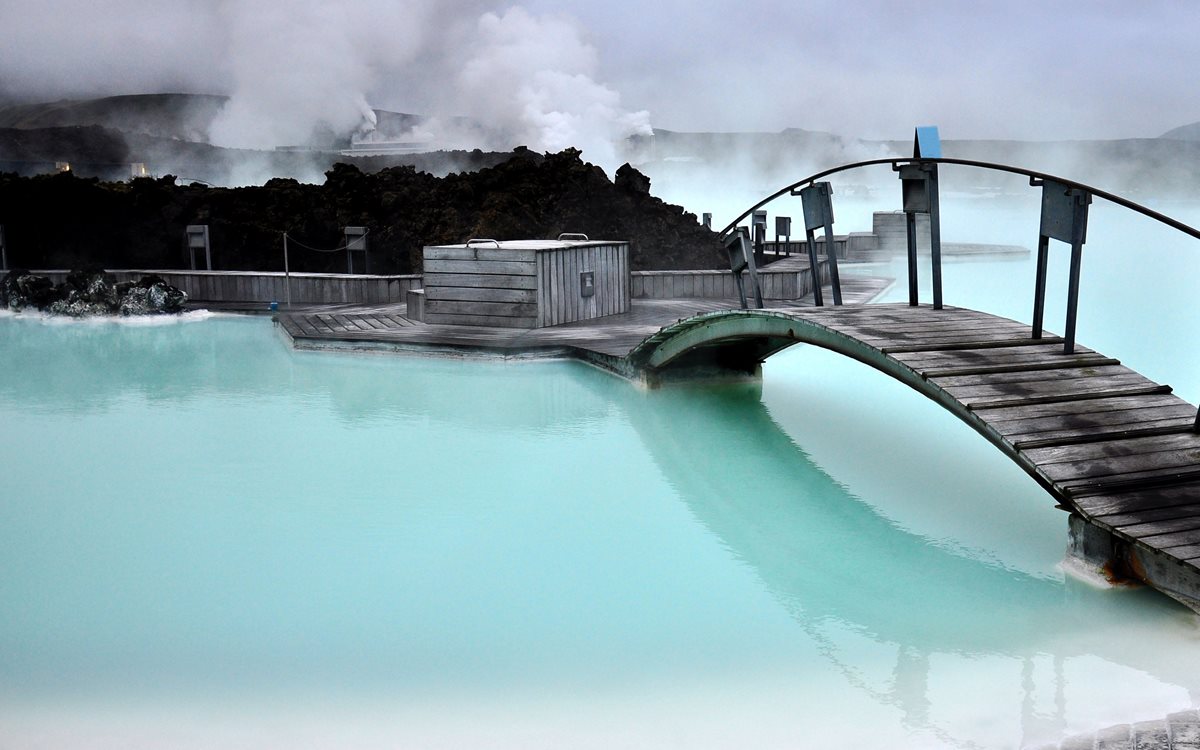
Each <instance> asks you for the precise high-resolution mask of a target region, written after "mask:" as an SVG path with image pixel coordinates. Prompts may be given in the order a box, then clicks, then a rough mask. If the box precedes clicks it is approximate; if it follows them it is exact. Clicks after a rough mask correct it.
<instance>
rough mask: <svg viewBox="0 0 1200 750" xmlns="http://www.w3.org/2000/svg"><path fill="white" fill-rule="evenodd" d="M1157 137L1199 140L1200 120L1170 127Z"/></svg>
mask: <svg viewBox="0 0 1200 750" xmlns="http://www.w3.org/2000/svg"><path fill="white" fill-rule="evenodd" d="M1159 138H1165V139H1167V140H1174V141H1200V122H1193V123H1190V124H1188V125H1180V126H1179V127H1177V128H1172V129H1171V130H1168V131H1167V132H1165V133H1163V134H1162V135H1160V136H1159Z"/></svg>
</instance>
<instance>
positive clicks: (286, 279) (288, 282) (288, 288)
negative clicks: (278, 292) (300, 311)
mask: <svg viewBox="0 0 1200 750" xmlns="http://www.w3.org/2000/svg"><path fill="white" fill-rule="evenodd" d="M283 283H284V285H285V287H284V294H285V296H286V299H287V306H288V309H289V310H291V309H292V272H291V271H290V270H289V269H288V246H287V232H284V233H283Z"/></svg>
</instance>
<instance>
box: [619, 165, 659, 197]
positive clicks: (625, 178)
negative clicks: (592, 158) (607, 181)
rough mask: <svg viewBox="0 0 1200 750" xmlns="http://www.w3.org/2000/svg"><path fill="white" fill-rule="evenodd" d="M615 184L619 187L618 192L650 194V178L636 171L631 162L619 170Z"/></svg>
mask: <svg viewBox="0 0 1200 750" xmlns="http://www.w3.org/2000/svg"><path fill="white" fill-rule="evenodd" d="M613 184H614V185H616V186H617V189H618V190H624V191H625V192H627V193H645V194H647V195H649V194H650V178H649V177H647V176H646V175H644V174H642V173H641V172H639V171H637V170H636V169H634V168H633V165H632V164H630V163H629V162H625V163H624V164H622V165H621V167H620V168H619V169H618V170H617V174H616V179H614V180H613Z"/></svg>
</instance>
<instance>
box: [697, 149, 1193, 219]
mask: <svg viewBox="0 0 1200 750" xmlns="http://www.w3.org/2000/svg"><path fill="white" fill-rule="evenodd" d="M880 164H890V165H891V166H892V167H893V168H894V167H896V166H898V165H903V164H953V165H957V166H963V167H977V168H980V169H991V170H993V171H997V172H1008V173H1010V174H1019V175H1024V176H1026V177H1028V178H1030V180H1051V181H1053V182H1058V183H1061V184H1063V185H1066V186H1067V187H1070V188H1076V189H1079V190H1086V191H1087V192H1088V193H1090V194H1091V195H1094V196H1096V197H1098V198H1103V199H1104V200H1106V201H1109V202H1110V203H1115V204H1117V205H1118V206H1122V207H1124V208H1128V209H1130V210H1131V211H1136V212H1137V213H1140V214H1142V215H1143V216H1147V217H1149V218H1151V219H1154V220H1155V221H1158V222H1160V223H1162V224H1166V225H1167V226H1169V227H1171V228H1172V229H1177V230H1179V231H1180V232H1183V233H1184V234H1187V235H1190V236H1192V237H1195V238H1196V239H1200V229H1196V228H1195V227H1193V226H1190V225H1188V224H1184V223H1183V222H1182V221H1178V220H1177V219H1172V218H1171V217H1170V216H1167V215H1165V214H1161V213H1159V212H1158V211H1155V210H1154V209H1152V208H1147V207H1146V206H1143V205H1141V204H1140V203H1135V202H1134V201H1131V200H1129V199H1127V198H1122V197H1121V196H1119V195H1116V194H1114V193H1110V192H1108V191H1107V190H1101V189H1100V188H1097V187H1093V186H1091V185H1088V184H1086V183H1083V182H1079V181H1077V180H1070V179H1067V178H1065V177H1059V176H1057V175H1052V174H1048V173H1046V172H1038V171H1036V170H1033V169H1026V168H1024V167H1017V166H1013V165H1011V164H1000V163H997V162H990V161H978V160H975V159H952V158H946V157H939V158H920V157H900V158H887V159H868V160H866V161H857V162H853V163H851V164H843V165H841V166H838V167H833V168H832V169H826V170H824V171H821V172H817V173H816V174H813V175H809V176H808V177H805V178H804V179H802V180H797V181H796V182H793V183H792V184H791V185H788V186H787V187H785V188H781V189H780V190H778V191H777V192H775V193H772V194H771V195H769V196H767V197H766V198H763V199H762V200H761V201H759V202H758V203H755V204H754V205H753V206H751V207H750V208H749V209H747V210H746V211H745V212H743V213H742V214H741V215H740V216H738V217H737V218H736V219H734V220H733V221H732V222H730V223H729V224H728V225H727V226H726V227H725V228H724V229H722V230H721V232H720V235H721V236H722V237H724V236H725V235H726V234H728V233H729V232H731V231H733V229H734V228H735V227H736V226H737V225H738V224H740V223H741V222H742V220H743V219H745V218H746V217H748V216H751V215H753V214H754V212H755V211H757V210H758V209H760V208H762V207H763V206H765V205H767V204H768V203H770V202H771V201H773V200H775V199H776V198H778V197H780V196H781V195H783V194H785V193H794V191H795V190H796V189H797V188H799V187H800V186H802V185H808V184H811V183H814V182H816V181H817V180H819V179H821V178H822V177H828V176H830V175H834V174H837V173H839V172H848V171H850V170H852V169H861V168H862V167H871V166H876V165H880ZM1031 184H1032V183H1031Z"/></svg>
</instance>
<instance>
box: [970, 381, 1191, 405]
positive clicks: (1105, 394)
mask: <svg viewBox="0 0 1200 750" xmlns="http://www.w3.org/2000/svg"><path fill="white" fill-rule="evenodd" d="M1170 392H1171V386H1169V385H1148V386H1131V387H1129V388H1113V389H1109V390H1096V391H1088V392H1083V393H1053V394H1046V395H1042V396H1023V397H1016V398H998V399H988V400H981V401H975V402H972V403H968V404H967V408H968V409H970V410H971V411H983V410H985V409H1006V408H1011V407H1014V406H1036V405H1039V404H1052V403H1055V402H1060V401H1087V400H1091V399H1098V398H1112V397H1116V396H1150V395H1155V394H1159V393H1170Z"/></svg>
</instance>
